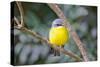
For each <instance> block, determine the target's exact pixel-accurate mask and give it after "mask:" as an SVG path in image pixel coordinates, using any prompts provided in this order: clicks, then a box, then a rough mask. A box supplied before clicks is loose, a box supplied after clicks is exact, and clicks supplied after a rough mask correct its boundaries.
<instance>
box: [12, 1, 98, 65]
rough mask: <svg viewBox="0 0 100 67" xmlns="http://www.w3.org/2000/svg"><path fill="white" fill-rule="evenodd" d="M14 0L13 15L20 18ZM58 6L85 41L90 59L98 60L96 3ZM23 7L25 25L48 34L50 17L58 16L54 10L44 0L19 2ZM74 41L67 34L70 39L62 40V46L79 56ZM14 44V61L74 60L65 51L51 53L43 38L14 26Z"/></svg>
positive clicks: (22, 63) (37, 62) (56, 61)
mask: <svg viewBox="0 0 100 67" xmlns="http://www.w3.org/2000/svg"><path fill="white" fill-rule="evenodd" d="M13 3H14V15H15V16H16V17H17V18H18V19H19V20H20V14H19V10H18V7H17V5H16V3H15V2H13ZM59 6H60V8H61V9H62V11H63V12H64V14H65V16H66V17H67V19H68V20H69V21H70V24H71V25H72V26H73V28H74V29H75V30H76V32H77V33H78V35H79V37H80V39H81V40H82V42H83V43H85V45H84V46H86V48H87V51H88V56H89V59H90V61H95V60H97V7H95V6H79V5H63V4H60V5H59ZM22 7H23V9H24V22H25V26H26V27H27V28H28V29H30V30H34V31H35V32H37V33H38V34H40V35H42V36H44V37H46V38H48V34H49V30H50V27H51V24H52V21H53V20H54V19H56V18H58V17H57V16H56V14H55V13H54V12H53V11H52V10H51V9H50V8H49V7H48V5H47V4H45V3H32V2H22ZM75 44H76V43H75V42H74V40H73V39H72V37H71V35H70V40H69V43H66V44H65V46H64V49H66V50H71V51H72V52H74V53H75V54H77V55H79V56H80V57H81V58H82V56H81V54H80V52H79V50H78V47H77V46H76V45H75ZM13 45H14V54H15V57H14V59H15V61H14V64H15V65H24V64H44V63H64V62H74V60H73V59H72V58H70V57H69V56H67V57H66V56H65V55H64V54H61V56H54V55H53V54H51V53H50V48H49V46H46V45H45V43H44V42H41V40H39V39H37V38H35V37H33V36H31V35H30V34H26V33H25V32H21V31H20V30H17V29H14V44H13Z"/></svg>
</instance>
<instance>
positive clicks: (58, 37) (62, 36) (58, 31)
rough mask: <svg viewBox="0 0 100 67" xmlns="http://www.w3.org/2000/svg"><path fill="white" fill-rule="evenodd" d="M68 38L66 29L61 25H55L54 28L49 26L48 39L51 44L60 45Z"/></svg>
mask: <svg viewBox="0 0 100 67" xmlns="http://www.w3.org/2000/svg"><path fill="white" fill-rule="evenodd" d="M68 39H69V34H68V30H67V29H66V28H65V27H63V26H60V27H56V28H51V30H50V33H49V40H50V43H51V44H54V45H56V46H62V45H64V44H65V43H66V42H68Z"/></svg>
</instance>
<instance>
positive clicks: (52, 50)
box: [51, 46, 64, 56]
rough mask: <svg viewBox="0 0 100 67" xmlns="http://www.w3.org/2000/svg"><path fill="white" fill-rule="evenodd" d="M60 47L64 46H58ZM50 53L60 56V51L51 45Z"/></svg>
mask: <svg viewBox="0 0 100 67" xmlns="http://www.w3.org/2000/svg"><path fill="white" fill-rule="evenodd" d="M59 47H60V48H64V46H59ZM51 53H53V54H54V56H60V54H61V53H60V51H57V50H55V49H53V48H52V47H51Z"/></svg>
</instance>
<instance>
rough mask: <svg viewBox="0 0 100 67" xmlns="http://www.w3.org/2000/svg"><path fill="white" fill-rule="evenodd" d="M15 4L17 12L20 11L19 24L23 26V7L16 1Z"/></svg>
mask: <svg viewBox="0 0 100 67" xmlns="http://www.w3.org/2000/svg"><path fill="white" fill-rule="evenodd" d="M16 4H17V6H18V9H19V12H20V16H21V26H24V18H23V17H24V11H23V8H22V4H21V3H20V2H18V1H16Z"/></svg>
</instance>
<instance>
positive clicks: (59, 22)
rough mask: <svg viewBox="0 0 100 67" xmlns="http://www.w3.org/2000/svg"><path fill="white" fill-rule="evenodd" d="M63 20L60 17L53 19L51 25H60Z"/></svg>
mask: <svg viewBox="0 0 100 67" xmlns="http://www.w3.org/2000/svg"><path fill="white" fill-rule="evenodd" d="M62 23H63V20H62V19H59V18H58V19H55V20H54V21H53V23H52V27H58V26H62Z"/></svg>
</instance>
